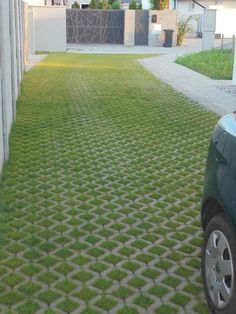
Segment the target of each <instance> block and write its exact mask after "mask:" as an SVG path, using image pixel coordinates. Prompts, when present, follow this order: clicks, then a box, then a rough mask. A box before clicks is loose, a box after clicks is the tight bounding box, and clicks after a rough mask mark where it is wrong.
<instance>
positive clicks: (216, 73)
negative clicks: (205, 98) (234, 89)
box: [176, 49, 234, 80]
mask: <svg viewBox="0 0 236 314" xmlns="http://www.w3.org/2000/svg"><path fill="white" fill-rule="evenodd" d="M233 60H234V55H233V54H232V53H231V50H225V51H221V50H219V49H213V50H210V51H202V52H198V53H193V54H189V55H186V56H182V57H178V58H177V60H176V63H178V64H181V65H184V66H186V67H188V68H190V69H192V70H194V71H196V72H199V73H201V74H203V75H205V76H208V77H210V78H212V79H214V80H232V74H233Z"/></svg>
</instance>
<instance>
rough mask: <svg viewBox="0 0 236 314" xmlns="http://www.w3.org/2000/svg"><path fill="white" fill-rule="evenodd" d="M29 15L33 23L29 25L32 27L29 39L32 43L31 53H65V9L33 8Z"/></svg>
mask: <svg viewBox="0 0 236 314" xmlns="http://www.w3.org/2000/svg"><path fill="white" fill-rule="evenodd" d="M30 14H31V17H30V18H31V19H32V18H33V23H34V25H33V26H32V23H31V25H30V27H32V34H31V38H32V40H33V41H34V43H33V44H32V47H31V52H34V51H50V52H63V51H66V9H65V8H64V7H57V8H55V7H33V8H32V10H31V11H30ZM31 22H32V21H31ZM33 46H34V47H33Z"/></svg>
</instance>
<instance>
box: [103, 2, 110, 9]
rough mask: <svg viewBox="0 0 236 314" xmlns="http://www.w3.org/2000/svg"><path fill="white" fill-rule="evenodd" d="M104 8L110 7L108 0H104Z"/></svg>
mask: <svg viewBox="0 0 236 314" xmlns="http://www.w3.org/2000/svg"><path fill="white" fill-rule="evenodd" d="M102 8H103V9H108V8H109V6H108V0H102Z"/></svg>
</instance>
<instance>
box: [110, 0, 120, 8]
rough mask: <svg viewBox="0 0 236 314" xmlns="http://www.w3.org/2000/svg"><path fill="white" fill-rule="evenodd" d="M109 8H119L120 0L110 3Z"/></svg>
mask: <svg viewBox="0 0 236 314" xmlns="http://www.w3.org/2000/svg"><path fill="white" fill-rule="evenodd" d="M110 8H111V9H113V10H120V1H119V0H116V1H114V2H113V3H112V4H111V6H110Z"/></svg>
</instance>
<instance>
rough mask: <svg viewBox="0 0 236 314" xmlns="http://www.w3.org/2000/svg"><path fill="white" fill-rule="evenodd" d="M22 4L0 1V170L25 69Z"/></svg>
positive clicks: (6, 156) (7, 154) (6, 150)
mask: <svg viewBox="0 0 236 314" xmlns="http://www.w3.org/2000/svg"><path fill="white" fill-rule="evenodd" d="M23 15H24V5H23V2H22V1H21V0H12V1H0V39H1V40H0V171H1V168H2V165H3V162H4V160H6V159H8V157H9V135H10V131H11V126H12V122H13V120H14V118H15V115H16V99H17V96H18V94H19V90H20V81H21V79H22V76H23V72H24V49H23V45H24V44H23V28H24V25H23Z"/></svg>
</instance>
